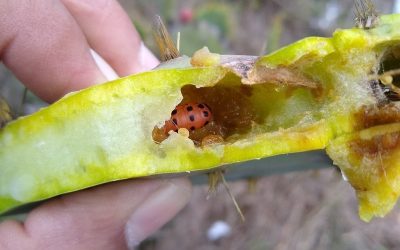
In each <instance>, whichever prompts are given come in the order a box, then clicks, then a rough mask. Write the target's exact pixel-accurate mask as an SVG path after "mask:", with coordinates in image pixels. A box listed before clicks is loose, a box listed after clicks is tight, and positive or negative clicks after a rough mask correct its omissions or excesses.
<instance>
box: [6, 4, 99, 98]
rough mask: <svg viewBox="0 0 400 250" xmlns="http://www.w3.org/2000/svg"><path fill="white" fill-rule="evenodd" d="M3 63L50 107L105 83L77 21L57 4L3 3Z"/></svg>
mask: <svg viewBox="0 0 400 250" xmlns="http://www.w3.org/2000/svg"><path fill="white" fill-rule="evenodd" d="M0 34H1V36H0V59H2V60H3V61H4V64H5V65H6V66H7V67H8V68H10V69H11V70H12V71H13V72H14V74H15V75H16V76H17V78H19V79H20V80H21V81H22V82H23V83H24V84H25V85H26V86H27V87H28V88H29V89H30V90H32V91H33V92H34V93H36V94H37V95H38V96H39V97H41V98H42V99H44V100H46V101H50V102H51V101H54V100H56V99H58V98H60V97H61V96H63V95H64V94H66V93H68V92H71V91H74V90H78V89H81V88H84V87H87V86H89V85H92V84H96V83H100V82H103V81H105V78H104V76H103V74H102V73H101V72H100V71H99V69H98V67H97V66H96V64H95V62H94V60H93V58H92V56H91V54H90V51H89V46H88V44H87V42H86V39H85V37H84V35H83V33H82V31H81V30H80V28H79V26H78V25H77V23H76V21H75V20H74V18H73V17H72V16H71V15H70V14H69V12H68V11H67V10H66V8H65V7H64V6H63V5H62V4H61V3H59V2H58V1H28V0H24V1H22V0H21V1H0Z"/></svg>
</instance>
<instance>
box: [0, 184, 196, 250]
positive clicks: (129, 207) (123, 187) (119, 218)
mask: <svg viewBox="0 0 400 250" xmlns="http://www.w3.org/2000/svg"><path fill="white" fill-rule="evenodd" d="M189 197H190V184H189V182H188V180H187V179H172V180H129V181H122V182H117V183H112V184H107V185H102V186H99V187H96V188H92V189H89V190H85V191H81V192H76V193H72V194H69V195H65V196H62V197H61V198H58V199H54V200H52V201H50V202H48V203H46V204H45V205H43V206H41V207H39V208H37V209H36V210H34V211H33V212H32V213H31V214H30V215H29V217H28V218H27V220H26V222H25V224H24V225H22V224H17V223H15V222H7V223H5V224H0V246H2V244H3V245H5V246H11V247H14V246H16V247H14V248H11V249H31V248H32V246H34V249H78V250H79V249H126V247H127V243H126V240H125V238H124V235H125V233H124V231H125V230H124V227H125V224H126V222H127V221H128V218H130V217H135V214H136V215H137V211H139V213H140V214H139V215H140V216H143V218H147V219H149V218H151V219H149V220H148V221H149V223H150V224H153V223H152V221H160V222H162V223H157V225H156V227H154V226H152V230H148V228H144V230H146V232H142V231H141V230H140V228H138V227H134V228H136V231H134V233H135V234H136V235H140V238H142V237H146V236H148V235H149V234H150V233H152V232H154V230H156V229H157V228H159V227H161V226H162V224H163V223H165V222H166V221H168V220H170V219H171V218H172V217H173V216H174V215H175V214H176V213H177V212H178V211H179V210H180V209H182V208H183V206H184V205H185V204H186V203H187V201H188V199H189ZM148 204H152V206H156V207H158V208H159V209H160V210H161V211H159V212H160V213H154V212H156V211H154V209H149V207H148ZM146 207H147V208H146ZM147 209H148V211H147V213H146V211H145V210H147ZM164 209H165V212H163V211H164ZM134 223H136V224H135V225H139V224H140V225H143V224H146V221H141V222H138V221H136V222H134ZM9 236H12V238H7V237H9ZM128 242H132V241H128ZM135 242H137V241H135ZM18 247H19V248H18Z"/></svg>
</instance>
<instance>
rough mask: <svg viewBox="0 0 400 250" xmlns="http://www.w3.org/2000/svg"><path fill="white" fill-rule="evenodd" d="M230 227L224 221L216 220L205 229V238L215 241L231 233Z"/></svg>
mask: <svg viewBox="0 0 400 250" xmlns="http://www.w3.org/2000/svg"><path fill="white" fill-rule="evenodd" d="M231 231H232V229H231V227H230V226H229V225H228V223H226V222H225V221H221V220H218V221H216V222H214V223H213V224H212V225H211V226H210V228H209V229H208V231H207V238H208V240H210V241H216V240H219V239H221V238H223V237H227V236H229V235H230V234H231Z"/></svg>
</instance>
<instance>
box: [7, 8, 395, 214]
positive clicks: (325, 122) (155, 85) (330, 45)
mask: <svg viewBox="0 0 400 250" xmlns="http://www.w3.org/2000/svg"><path fill="white" fill-rule="evenodd" d="M399 26H400V15H386V16H381V17H380V19H379V22H378V23H377V24H376V25H375V27H371V28H368V29H363V28H353V29H344V30H337V31H336V32H335V33H334V34H333V36H332V37H331V38H321V37H309V38H305V39H303V40H300V41H298V42H295V43H293V44H291V45H289V46H286V47H284V48H282V49H280V50H278V51H276V52H274V53H272V54H269V55H266V56H262V57H255V56H233V55H218V54H214V53H211V52H209V51H208V50H207V49H206V48H203V49H201V50H199V51H197V52H196V53H195V54H194V55H193V56H192V57H191V58H189V57H186V56H182V57H179V58H176V59H172V60H169V61H167V62H164V63H162V64H160V65H159V66H158V67H157V68H155V69H154V70H151V71H148V72H144V73H140V74H136V75H132V76H128V77H125V78H121V79H118V80H115V81H111V82H108V83H104V84H101V85H96V86H93V87H90V88H87V89H84V90H82V91H79V92H75V93H71V94H68V95H66V96H65V97H63V98H62V99H61V100H59V101H58V102H56V103H54V104H52V105H50V106H49V107H47V108H44V109H41V110H39V111H38V112H36V113H34V114H32V115H29V116H25V117H22V118H19V119H17V120H15V121H12V122H10V123H8V124H7V125H6V126H5V127H3V128H2V129H0V212H6V211H9V210H10V209H12V208H14V207H17V206H19V205H22V204H26V203H30V202H34V201H39V200H44V199H47V198H50V197H54V196H57V195H60V194H63V193H68V192H73V191H76V190H81V189H84V188H87V187H91V186H95V185H99V184H102V183H107V182H111V181H116V180H122V179H127V178H136V177H146V176H155V175H165V174H188V173H196V172H202V173H204V172H212V171H214V170H217V169H219V168H221V167H223V166H224V165H226V164H230V163H234V162H240V161H247V160H252V159H259V158H265V157H270V156H274V155H279V154H290V153H295V152H304V151H311V150H316V149H326V150H327V152H328V154H329V156H330V157H331V158H332V159H333V162H334V163H335V164H337V165H338V166H339V167H340V168H341V170H342V171H343V174H344V175H345V176H346V177H347V179H348V181H349V183H350V184H351V185H352V186H353V187H354V189H355V191H356V194H357V197H358V199H359V204H360V209H359V210H360V216H361V218H362V219H363V220H365V221H369V220H370V219H371V218H372V217H374V216H384V215H385V214H386V213H388V212H389V211H390V210H391V209H392V208H393V206H394V205H395V203H396V201H397V199H398V196H399V194H400V145H399V144H400V104H399V103H398V102H397V101H398V100H399V99H400V98H398V96H399V94H398V93H400V92H398V88H397V86H398V84H400V78H398V77H397V76H396V74H395V73H396V72H397V71H396V70H397V69H398V68H400V30H399V29H398V27H399ZM188 104H190V105H188ZM196 105H197V106H196ZM200 105H201V106H206V108H207V110H205V111H207V112H208V111H209V112H210V114H209V115H211V116H212V117H209V116H205V113H202V112H204V110H203V109H204V107H203V108H202V107H201V106H200ZM189 106H190V107H191V108H192V109H193V110H188V107H189ZM185 109H186V110H185ZM174 110H176V112H174ZM194 111H195V112H196V113H191V112H194ZM171 113H173V114H171ZM172 116H176V117H174V118H173V117H172ZM207 117H208V118H207ZM171 119H176V122H173V124H172V125H174V126H176V129H174V128H173V126H172V128H171V129H166V126H170V127H171V124H169V125H168V122H171ZM179 122H181V123H184V124H186V125H184V126H183V125H182V126H180V124H176V123H179ZM191 122H193V124H192V125H190V124H191ZM192 127H193V128H192Z"/></svg>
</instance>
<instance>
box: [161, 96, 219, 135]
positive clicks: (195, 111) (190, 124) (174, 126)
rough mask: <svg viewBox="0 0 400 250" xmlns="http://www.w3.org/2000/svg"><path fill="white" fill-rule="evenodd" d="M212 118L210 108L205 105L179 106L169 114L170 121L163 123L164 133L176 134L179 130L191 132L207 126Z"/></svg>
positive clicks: (189, 104) (188, 104) (190, 104)
mask: <svg viewBox="0 0 400 250" xmlns="http://www.w3.org/2000/svg"><path fill="white" fill-rule="evenodd" d="M212 118H213V117H212V113H211V110H210V107H208V106H207V104H205V103H186V104H180V105H178V106H176V108H175V109H174V110H173V111H172V112H171V119H169V120H168V121H165V126H164V132H165V134H168V132H169V131H171V130H173V131H175V132H177V131H178V129H180V128H186V129H187V130H189V131H193V130H195V129H199V128H202V127H204V126H205V125H207V124H208V123H209V122H210V121H212Z"/></svg>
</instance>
